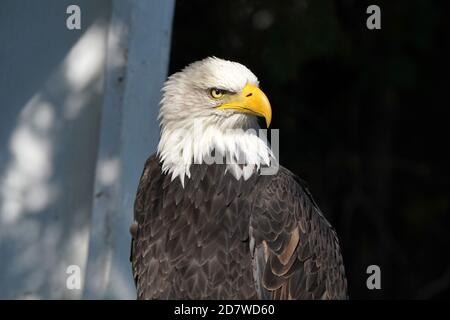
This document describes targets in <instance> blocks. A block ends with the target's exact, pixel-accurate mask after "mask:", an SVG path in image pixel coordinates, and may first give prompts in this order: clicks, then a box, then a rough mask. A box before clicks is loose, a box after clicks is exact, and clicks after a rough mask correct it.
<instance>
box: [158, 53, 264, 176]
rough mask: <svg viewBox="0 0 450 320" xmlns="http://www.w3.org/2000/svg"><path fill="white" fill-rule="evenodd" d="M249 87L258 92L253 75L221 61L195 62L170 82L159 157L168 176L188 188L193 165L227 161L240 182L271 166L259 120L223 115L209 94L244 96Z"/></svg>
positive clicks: (162, 116) (238, 114)
mask: <svg viewBox="0 0 450 320" xmlns="http://www.w3.org/2000/svg"><path fill="white" fill-rule="evenodd" d="M247 84H251V85H255V86H258V79H257V78H256V76H255V75H254V74H253V73H252V72H251V71H250V70H249V69H247V68H246V67H245V66H243V65H241V64H239V63H237V62H231V61H227V60H222V59H219V58H215V57H212V58H206V59H204V60H201V61H197V62H194V63H192V64H190V65H189V66H187V67H186V68H184V69H183V70H182V71H180V72H177V73H175V74H173V75H172V76H170V77H169V79H168V80H167V81H166V83H165V85H164V88H163V98H162V100H161V109H160V113H159V120H160V124H161V140H160V142H159V145H158V154H159V157H160V160H161V162H162V166H163V171H164V172H168V173H169V174H171V175H172V179H175V178H176V177H180V179H181V182H182V183H183V185H184V179H185V176H187V177H190V171H189V169H190V166H191V165H192V164H194V163H195V164H199V163H208V164H211V163H215V162H217V161H220V160H218V159H223V158H224V157H225V159H226V160H223V161H226V163H227V170H229V171H230V172H231V173H232V174H233V175H234V176H235V177H236V179H240V178H244V179H248V178H249V177H250V176H251V175H252V173H254V172H256V171H257V170H258V169H259V168H260V166H268V165H269V164H270V159H271V158H272V157H273V155H272V152H271V150H270V148H269V147H268V145H267V143H266V142H265V141H263V140H262V139H260V138H259V137H258V136H257V130H258V129H259V127H258V124H257V120H256V116H254V115H251V114H248V113H241V112H236V111H234V110H220V109H217V108H216V107H218V106H219V105H220V102H219V101H217V100H215V99H213V98H212V97H211V95H210V94H209V92H210V90H211V89H212V88H217V89H221V90H224V91H226V92H231V93H239V92H241V91H242V90H243V88H244V87H245V86H246V85H247ZM223 161H222V163H224V162H223ZM240 164H243V166H242V165H240Z"/></svg>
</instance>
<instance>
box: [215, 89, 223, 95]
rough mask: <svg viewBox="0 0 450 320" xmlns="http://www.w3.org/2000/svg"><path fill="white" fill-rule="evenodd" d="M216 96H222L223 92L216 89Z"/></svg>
mask: <svg viewBox="0 0 450 320" xmlns="http://www.w3.org/2000/svg"><path fill="white" fill-rule="evenodd" d="M214 94H215V95H217V96H220V95H221V94H222V91H221V90H218V89H215V90H214Z"/></svg>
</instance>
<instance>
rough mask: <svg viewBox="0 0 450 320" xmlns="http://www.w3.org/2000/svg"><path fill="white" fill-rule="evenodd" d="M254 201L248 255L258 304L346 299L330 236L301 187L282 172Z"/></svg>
mask: <svg viewBox="0 0 450 320" xmlns="http://www.w3.org/2000/svg"><path fill="white" fill-rule="evenodd" d="M267 179H268V181H267V185H266V186H265V188H264V190H263V191H262V192H261V193H259V195H258V196H256V198H255V202H254V205H253V210H252V215H251V220H250V250H251V252H252V255H253V269H254V278H255V287H256V290H257V291H258V295H259V297H260V298H262V299H283V300H284V299H347V298H348V297H347V282H346V278H345V271H344V265H343V261H342V256H341V253H340V248H339V242H338V238H337V236H336V232H335V231H334V229H333V228H332V226H331V225H330V224H329V223H328V221H327V220H326V219H325V217H324V216H323V215H322V213H321V212H320V210H319V208H318V207H317V205H316V204H315V203H314V200H313V198H312V196H311V194H310V193H309V191H308V189H307V188H306V186H305V185H304V183H303V182H302V181H301V180H300V179H299V178H298V177H296V176H294V175H293V174H292V173H291V172H289V171H288V170H287V169H285V168H283V167H280V170H279V172H278V174H277V175H275V176H272V177H267Z"/></svg>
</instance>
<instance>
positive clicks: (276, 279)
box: [130, 155, 347, 299]
mask: <svg viewBox="0 0 450 320" xmlns="http://www.w3.org/2000/svg"><path fill="white" fill-rule="evenodd" d="M225 171H226V166H225V165H220V164H213V165H206V164H201V165H196V164H194V165H192V166H191V168H190V172H191V177H190V178H189V179H186V181H185V185H184V187H183V186H182V184H181V181H180V180H179V179H175V180H172V178H171V176H170V174H168V173H164V172H163V169H162V164H161V162H160V160H159V159H158V157H157V156H156V155H153V156H151V157H150V158H149V159H148V160H147V162H146V164H145V168H144V171H143V174H142V176H141V180H140V183H139V187H138V191H137V195H136V200H135V206H134V220H135V223H133V225H132V226H131V227H130V232H131V234H132V238H133V239H132V250H131V262H132V269H133V276H134V280H135V283H136V287H137V297H138V298H139V299H206V298H208V299H257V298H259V299H342V298H346V297H347V289H346V280H345V273H344V266H343V262H342V257H341V254H340V251H339V244H338V240H337V237H336V234H335V232H334V230H333V229H332V227H331V226H330V224H329V223H328V222H327V221H326V219H325V218H324V216H323V215H322V213H321V212H320V210H319V209H318V207H317V206H316V205H315V203H314V201H313V200H312V197H311V196H310V194H309V191H308V190H307V189H306V188H305V186H304V184H303V183H302V182H301V181H300V180H299V179H298V178H296V177H295V176H294V175H293V174H291V173H290V172H289V171H288V170H286V169H284V168H283V167H280V169H279V172H278V174H276V175H274V176H261V175H257V174H254V175H252V176H250V178H249V179H247V180H244V179H239V180H236V178H235V177H234V176H233V175H231V174H230V173H225Z"/></svg>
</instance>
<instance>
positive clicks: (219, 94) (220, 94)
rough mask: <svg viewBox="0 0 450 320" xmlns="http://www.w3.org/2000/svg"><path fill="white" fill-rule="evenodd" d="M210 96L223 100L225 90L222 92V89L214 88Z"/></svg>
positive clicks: (210, 91)
mask: <svg viewBox="0 0 450 320" xmlns="http://www.w3.org/2000/svg"><path fill="white" fill-rule="evenodd" d="M209 94H210V95H211V97H213V98H214V99H221V98H223V96H224V95H225V90H220V89H215V88H213V89H211V90H209Z"/></svg>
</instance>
